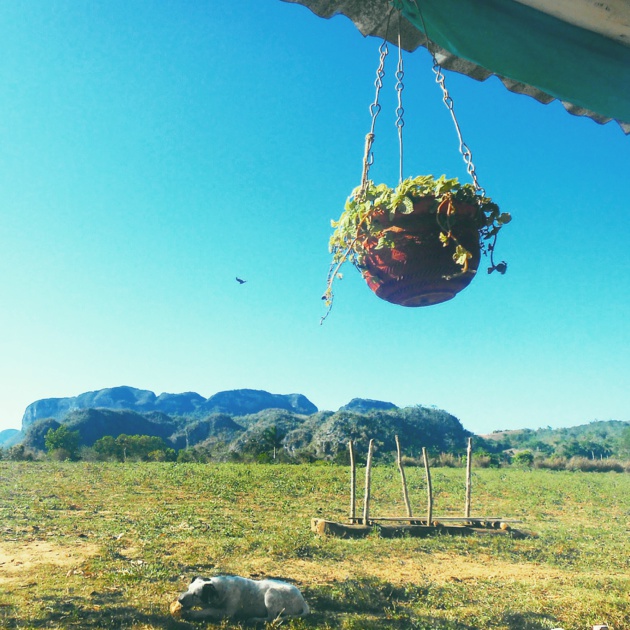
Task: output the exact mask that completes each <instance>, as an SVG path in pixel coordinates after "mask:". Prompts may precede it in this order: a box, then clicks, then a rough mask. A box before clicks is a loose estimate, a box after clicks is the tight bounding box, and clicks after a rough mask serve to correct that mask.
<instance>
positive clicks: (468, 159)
mask: <svg viewBox="0 0 630 630" xmlns="http://www.w3.org/2000/svg"><path fill="white" fill-rule="evenodd" d="M414 3H415V5H416V7H417V8H418V13H419V14H420V20H421V22H422V29H423V30H424V36H425V37H426V40H427V50H428V51H429V54H430V55H431V57H432V58H433V73H434V74H435V81H436V83H437V84H438V85H439V86H440V88H441V89H442V100H443V101H444V104H445V105H446V108H447V109H448V111H449V113H450V114H451V118H452V119H453V123H454V124H455V130H456V131H457V138H458V140H459V152H460V153H461V154H462V157H463V158H464V162H465V164H466V171H467V172H468V174H469V175H470V177H471V179H472V181H473V186H474V187H475V190H476V191H477V192H478V193H479V194H481V195H482V196H483V197H485V195H486V191H485V190H484V189H483V188H482V187H481V186H480V184H479V180H478V179H477V171H476V169H475V165H474V163H473V161H472V152H471V150H470V148H469V147H468V145H467V144H466V143H465V142H464V139H463V137H462V131H461V129H460V127H459V122H457V117H456V116H455V107H454V103H453V99H452V98H451V95H450V94H449V93H448V90H447V89H446V83H445V77H444V73H443V72H442V66H440V63H439V61H438V60H437V57H436V55H435V52H433V50H432V46H431V43H432V42H431V40H430V39H429V33H428V32H427V25H426V22H425V21H424V15H423V14H422V9H421V8H420V4H419V1H418V0H414Z"/></svg>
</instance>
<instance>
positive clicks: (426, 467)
mask: <svg viewBox="0 0 630 630" xmlns="http://www.w3.org/2000/svg"><path fill="white" fill-rule="evenodd" d="M422 457H423V459H424V472H425V474H426V476H427V525H431V522H432V521H433V487H432V486H431V471H430V470H429V456H428V455H427V449H426V448H424V446H423V447H422Z"/></svg>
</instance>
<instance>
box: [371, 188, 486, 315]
mask: <svg viewBox="0 0 630 630" xmlns="http://www.w3.org/2000/svg"><path fill="white" fill-rule="evenodd" d="M434 205H435V202H434V199H433V198H422V199H420V200H418V201H417V202H415V203H414V209H413V212H412V213H410V214H402V213H397V214H396V216H395V217H394V219H393V220H390V219H389V217H388V216H387V215H386V214H385V213H383V212H378V211H377V213H376V214H375V215H374V221H377V222H378V223H379V224H380V225H382V227H383V232H387V233H388V234H389V235H390V236H392V237H393V240H394V243H395V246H394V248H393V249H390V248H388V247H385V248H381V249H377V248H376V245H377V243H378V238H377V237H369V238H368V239H367V240H366V241H365V242H364V243H363V246H364V249H365V252H366V255H365V257H364V260H363V261H362V265H361V273H362V274H363V278H364V279H365V281H366V282H367V284H368V286H369V287H370V289H372V291H374V293H376V295H377V296H378V297H380V298H381V299H383V300H386V301H388V302H391V303H393V304H399V305H401V306H430V305H432V304H439V303H440V302H446V301H447V300H450V299H452V298H454V297H455V296H456V295H457V293H459V292H460V291H461V290H462V289H465V288H466V287H467V286H468V285H469V284H470V282H471V280H472V279H473V277H474V276H475V273H476V272H477V268H478V266H479V260H480V257H481V254H480V248H479V231H478V230H479V226H478V221H477V216H478V208H477V207H476V206H474V205H469V204H462V203H455V208H456V212H455V214H454V215H451V216H452V219H451V232H452V234H453V236H454V237H455V238H456V239H457V240H458V241H459V243H460V244H461V245H462V246H463V247H465V248H466V249H467V250H468V251H469V252H470V253H471V254H472V258H471V259H469V261H468V270H467V271H466V272H465V273H462V267H461V266H460V265H458V264H457V263H456V262H455V261H454V260H453V254H454V253H455V248H456V244H455V243H454V242H453V241H452V240H451V242H450V243H449V244H448V245H447V246H446V247H444V245H443V244H442V242H441V241H440V238H439V235H440V232H442V231H443V230H442V229H441V228H440V226H439V225H438V222H437V220H436V214H435V212H433V213H431V212H430V209H431V207H433V206H434Z"/></svg>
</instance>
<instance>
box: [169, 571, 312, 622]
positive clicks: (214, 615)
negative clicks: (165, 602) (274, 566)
mask: <svg viewBox="0 0 630 630" xmlns="http://www.w3.org/2000/svg"><path fill="white" fill-rule="evenodd" d="M177 601H178V602H179V603H180V604H181V605H182V607H183V610H182V614H183V616H184V617H186V618H187V619H224V618H227V619H234V620H241V621H251V622H255V621H272V620H273V619H276V618H278V617H280V618H285V617H304V616H305V615H308V614H309V612H310V610H309V607H308V604H307V603H306V602H305V601H304V598H303V597H302V593H300V591H299V589H298V588H297V587H295V586H293V585H292V584H287V583H286V582H280V581H279V580H250V579H248V578H243V577H238V576H231V575H219V576H217V577H213V578H202V577H195V578H193V580H192V582H191V583H190V585H189V587H188V590H187V591H186V592H185V593H183V594H182V595H180V596H179V598H178V600H177ZM194 607H201V610H190V609H191V608H194Z"/></svg>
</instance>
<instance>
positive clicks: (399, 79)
mask: <svg viewBox="0 0 630 630" xmlns="http://www.w3.org/2000/svg"><path fill="white" fill-rule="evenodd" d="M404 76H405V71H404V68H403V59H402V47H401V45H400V13H399V14H398V68H397V69H396V93H397V95H398V107H397V108H396V127H397V128H398V146H399V148H400V178H399V183H402V180H403V127H404V126H405V121H404V119H403V115H404V113H405V110H404V108H403V106H402V91H403V90H404V89H405V84H404V83H403V78H404Z"/></svg>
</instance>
